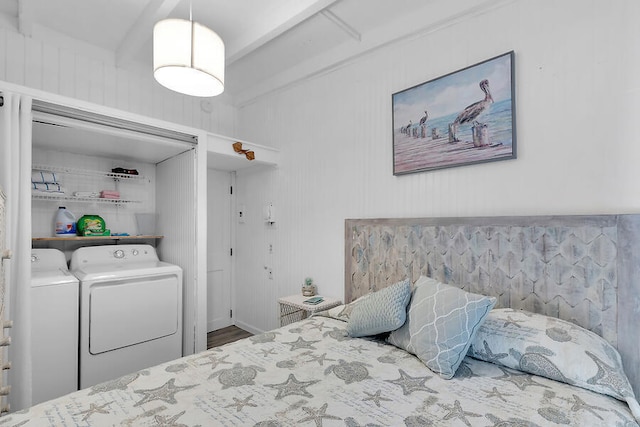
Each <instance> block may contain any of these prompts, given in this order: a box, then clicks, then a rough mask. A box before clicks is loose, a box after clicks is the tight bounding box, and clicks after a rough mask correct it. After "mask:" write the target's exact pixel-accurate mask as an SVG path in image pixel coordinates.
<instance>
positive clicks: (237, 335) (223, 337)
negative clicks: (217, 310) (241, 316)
mask: <svg viewBox="0 0 640 427" xmlns="http://www.w3.org/2000/svg"><path fill="white" fill-rule="evenodd" d="M252 335H253V334H252V333H251V332H247V331H245V330H244V329H240V328H238V327H237V326H227V327H226V328H222V329H218V330H217V331H212V332H209V333H207V349H210V348H213V347H218V346H221V345H224V344H228V343H230V342H234V341H238V340H240V339H242V338H247V337H250V336H252Z"/></svg>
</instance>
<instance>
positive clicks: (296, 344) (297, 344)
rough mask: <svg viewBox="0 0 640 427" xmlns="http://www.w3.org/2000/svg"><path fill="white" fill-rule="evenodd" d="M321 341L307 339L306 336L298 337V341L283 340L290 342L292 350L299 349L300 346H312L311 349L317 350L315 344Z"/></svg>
mask: <svg viewBox="0 0 640 427" xmlns="http://www.w3.org/2000/svg"><path fill="white" fill-rule="evenodd" d="M317 342H320V341H305V339H304V338H302V337H298V339H297V340H296V341H290V342H283V343H282V344H289V345H290V346H291V351H293V350H297V349H299V348H310V349H311V350H317V348H315V347H314V346H313V345H314V344H315V343H317Z"/></svg>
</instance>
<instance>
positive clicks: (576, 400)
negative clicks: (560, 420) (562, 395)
mask: <svg viewBox="0 0 640 427" xmlns="http://www.w3.org/2000/svg"><path fill="white" fill-rule="evenodd" d="M572 396H573V399H564V400H566V401H567V402H569V403H572V404H573V405H572V406H571V410H572V411H573V412H578V411H581V410H582V411H587V412H590V413H591V414H593V415H595V416H596V417H598V418H599V419H602V417H601V416H600V415H599V414H598V413H597V412H596V409H597V410H598V411H606V409H604V408H601V407H599V406H595V405H589V404H588V403H587V402H585V401H584V400H582V399H581V398H580V397H579V396H576V395H575V394H574V395H572Z"/></svg>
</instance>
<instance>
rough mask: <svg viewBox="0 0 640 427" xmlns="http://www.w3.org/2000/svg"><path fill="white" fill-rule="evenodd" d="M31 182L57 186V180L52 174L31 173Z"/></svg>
mask: <svg viewBox="0 0 640 427" xmlns="http://www.w3.org/2000/svg"><path fill="white" fill-rule="evenodd" d="M31 182H41V183H43V184H47V183H49V184H57V183H58V179H57V177H56V174H55V173H54V172H47V171H31Z"/></svg>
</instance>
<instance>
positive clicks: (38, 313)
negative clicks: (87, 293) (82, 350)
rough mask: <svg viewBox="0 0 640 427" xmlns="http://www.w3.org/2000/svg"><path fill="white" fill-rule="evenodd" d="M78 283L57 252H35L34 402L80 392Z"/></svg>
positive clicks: (32, 260) (32, 262)
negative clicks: (76, 391) (78, 390)
mask: <svg viewBox="0 0 640 427" xmlns="http://www.w3.org/2000/svg"><path fill="white" fill-rule="evenodd" d="M78 312H79V288H78V279H76V278H75V276H74V275H73V274H71V273H70V272H69V270H68V269H67V260H66V258H65V256H64V254H63V253H62V252H61V251H59V250H57V249H32V250H31V313H32V315H31V348H32V352H31V363H32V389H33V394H32V401H33V404H34V405H35V404H36V403H40V402H44V401H45V400H49V399H53V398H55V397H59V396H62V395H64V394H67V393H71V392H72V391H75V390H77V389H78V316H79V315H78Z"/></svg>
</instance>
